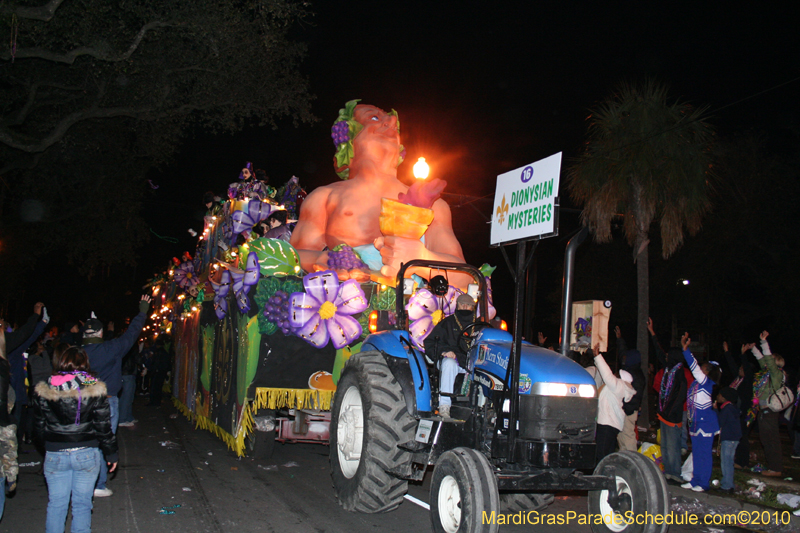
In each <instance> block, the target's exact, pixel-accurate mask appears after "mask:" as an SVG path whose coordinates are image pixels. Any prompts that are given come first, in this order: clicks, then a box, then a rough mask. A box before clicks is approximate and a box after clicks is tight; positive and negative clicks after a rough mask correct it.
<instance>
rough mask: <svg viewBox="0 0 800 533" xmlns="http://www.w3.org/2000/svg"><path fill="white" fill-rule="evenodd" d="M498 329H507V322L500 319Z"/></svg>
mask: <svg viewBox="0 0 800 533" xmlns="http://www.w3.org/2000/svg"><path fill="white" fill-rule="evenodd" d="M500 329H502V330H503V331H508V324H506V321H505V320H501V321H500Z"/></svg>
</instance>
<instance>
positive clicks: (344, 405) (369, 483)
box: [330, 351, 417, 513]
mask: <svg viewBox="0 0 800 533" xmlns="http://www.w3.org/2000/svg"><path fill="white" fill-rule="evenodd" d="M416 428H417V421H416V420H415V419H414V418H413V417H412V416H411V415H410V414H409V413H408V411H407V410H406V402H405V399H404V397H403V391H402V389H401V388H400V384H399V383H398V382H397V380H396V379H395V377H394V375H393V374H392V372H391V370H389V367H388V365H387V364H386V360H385V359H384V356H383V355H382V354H381V353H380V352H377V351H368V352H360V353H357V354H355V355H353V356H352V357H351V358H350V360H349V361H348V362H347V365H346V366H345V367H344V370H343V371H342V376H341V378H340V379H339V383H338V384H337V387H336V395H335V396H334V399H333V409H332V410H331V428H330V438H331V441H330V442H331V445H330V461H331V476H332V477H333V486H334V490H335V491H336V496H337V498H338V499H339V503H340V504H341V505H342V507H344V509H345V510H347V511H358V512H362V513H383V512H386V511H391V510H393V509H395V508H396V507H397V506H399V505H400V504H401V503H402V501H403V496H405V494H406V492H407V490H408V482H407V481H406V480H404V479H400V478H398V477H397V475H398V473H402V472H404V471H406V470H408V472H409V473H410V467H411V453H410V452H408V451H405V450H402V449H400V448H399V447H398V446H399V445H401V444H405V443H407V442H409V441H412V440H414V434H415V431H416ZM390 472H391V473H390Z"/></svg>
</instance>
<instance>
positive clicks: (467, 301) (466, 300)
mask: <svg viewBox="0 0 800 533" xmlns="http://www.w3.org/2000/svg"><path fill="white" fill-rule="evenodd" d="M456 305H468V306H470V307H471V308H473V309H474V308H475V300H473V299H472V296H470V295H469V294H462V295H461V296H459V297H458V298H457V299H456Z"/></svg>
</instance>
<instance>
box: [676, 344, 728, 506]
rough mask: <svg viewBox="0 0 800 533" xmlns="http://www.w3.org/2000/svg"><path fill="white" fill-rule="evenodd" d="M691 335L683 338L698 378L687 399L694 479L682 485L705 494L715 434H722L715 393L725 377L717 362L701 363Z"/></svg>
mask: <svg viewBox="0 0 800 533" xmlns="http://www.w3.org/2000/svg"><path fill="white" fill-rule="evenodd" d="M691 343H692V339H690V338H689V333H688V332H687V333H684V334H683V336H682V337H681V348H683V357H684V359H686V364H687V365H689V369H690V370H691V371H692V375H693V376H694V383H692V386H691V387H689V392H688V393H687V396H686V403H687V404H688V421H689V436H690V437H691V438H692V465H693V468H692V480H691V481H690V482H688V483H684V484H683V485H681V487H683V488H684V489H692V490H693V491H695V492H703V491H706V490H708V489H709V486H710V483H711V465H712V454H711V451H712V448H713V446H714V435H716V434H717V433H719V419H718V418H717V412H716V411H714V408H713V407H714V402H713V398H714V396H713V394H712V391H713V389H714V385H716V384H717V383H719V381H720V379H721V378H722V369H721V368H720V367H719V364H717V363H715V362H710V363H703V364H702V365H700V364H698V363H697V359H695V358H694V355H692V352H690V351H689V345H690V344H691Z"/></svg>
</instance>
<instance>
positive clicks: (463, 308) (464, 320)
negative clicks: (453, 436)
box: [425, 294, 475, 418]
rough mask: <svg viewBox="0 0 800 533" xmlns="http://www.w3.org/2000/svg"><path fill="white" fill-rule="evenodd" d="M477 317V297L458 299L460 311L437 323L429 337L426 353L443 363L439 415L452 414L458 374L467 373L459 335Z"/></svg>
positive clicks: (464, 295) (457, 308)
mask: <svg viewBox="0 0 800 533" xmlns="http://www.w3.org/2000/svg"><path fill="white" fill-rule="evenodd" d="M474 321H475V300H473V299H472V297H471V296H469V295H467V294H462V295H461V296H459V297H458V298H457V299H456V312H455V313H453V314H452V315H450V316H448V317H446V318H445V319H444V320H442V321H441V322H439V323H438V324H436V327H435V328H433V331H431V333H430V335H428V336H427V337H426V338H425V353H426V354H427V355H428V356H429V357H431V359H433V360H438V362H437V365H438V366H439V372H440V374H439V393H440V395H439V416H441V417H442V418H450V404H451V403H452V402H451V400H450V396H446V395H445V394H452V393H453V386H454V385H455V382H456V376H457V375H458V374H464V373H466V370H464V369H465V368H466V366H467V353H466V352H465V351H464V350H463V348H462V347H461V346H459V342H458V339H459V335H460V334H461V332H462V331H463V330H464V327H466V326H467V325H468V324H471V323H472V322H474Z"/></svg>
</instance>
